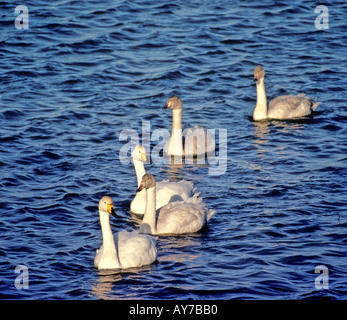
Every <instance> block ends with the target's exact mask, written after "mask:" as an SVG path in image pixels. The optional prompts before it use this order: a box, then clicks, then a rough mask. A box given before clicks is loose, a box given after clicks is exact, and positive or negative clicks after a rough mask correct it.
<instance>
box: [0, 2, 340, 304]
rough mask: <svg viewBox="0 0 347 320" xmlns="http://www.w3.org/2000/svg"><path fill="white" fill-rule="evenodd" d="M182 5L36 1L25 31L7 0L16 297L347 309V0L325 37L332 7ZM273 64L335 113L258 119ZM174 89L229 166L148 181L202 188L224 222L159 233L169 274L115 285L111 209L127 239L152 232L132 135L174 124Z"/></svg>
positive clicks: (7, 134)
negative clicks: (106, 241)
mask: <svg viewBox="0 0 347 320" xmlns="http://www.w3.org/2000/svg"><path fill="white" fill-rule="evenodd" d="M170 3H171V4H165V3H164V2H158V1H153V0H147V1H141V0H135V1H111V0H106V1H101V2H100V1H92V0H89V1H64V0H61V1H50V2H49V4H48V1H42V0H34V1H30V3H29V2H28V3H27V6H28V9H29V25H28V26H29V28H28V29H16V27H15V24H14V21H15V18H16V17H17V16H18V14H15V13H14V9H15V5H14V4H13V1H0V25H1V33H0V172H1V180H0V212H1V220H0V297H1V298H7V299H100V298H101V299H315V298H318V297H319V298H321V297H324V298H331V299H346V298H347V287H346V283H347V275H346V265H347V258H346V256H347V250H346V245H347V229H346V227H347V220H346V212H347V201H346V200H347V199H346V194H347V193H346V191H347V187H346V176H347V170H346V169H347V165H346V164H347V142H346V135H347V129H346V128H347V127H346V124H347V104H346V99H345V90H346V74H347V64H346V57H347V50H346V43H347V27H346V14H347V5H346V3H345V1H335V2H331V3H330V2H329V3H330V4H329V5H328V9H329V29H323V30H319V29H316V28H315V19H316V17H317V16H318V13H315V11H314V10H315V7H316V5H317V3H316V1H296V0H295V1H269V0H267V1H261V2H259V1H226V0H215V1H204V0H202V1H201V0H199V1H183V0H176V1H171V2H170ZM258 64H261V65H262V66H263V67H264V69H265V70H266V85H267V94H268V96H269V98H271V97H275V96H277V95H282V94H297V93H299V92H305V93H306V94H307V95H309V96H312V97H313V98H315V100H317V101H320V102H321V104H320V105H319V107H318V109H317V112H316V113H315V114H314V115H313V117H309V118H307V119H303V120H298V121H288V122H284V121H272V122H265V123H255V122H253V121H252V119H251V115H252V113H253V108H254V106H255V100H256V91H255V85H254V83H253V70H254V67H255V66H256V65H258ZM173 94H176V95H179V96H180V97H181V99H182V101H183V108H184V110H183V122H184V123H185V124H191V125H194V124H201V125H205V126H206V127H208V128H212V129H216V130H218V129H227V132H228V145H227V147H228V149H227V154H228V162H227V170H226V172H225V173H224V174H222V175H219V176H210V175H209V174H208V167H207V166H201V165H189V166H188V165H187V166H183V167H170V166H167V165H154V164H147V170H148V171H150V172H151V173H153V174H154V175H155V176H156V177H157V179H158V180H162V179H168V178H170V179H172V180H175V179H179V178H185V179H188V180H192V181H193V182H194V184H195V186H196V187H197V188H198V190H199V192H201V196H202V197H203V198H204V199H205V201H206V202H207V203H208V205H209V207H211V208H213V209H215V210H216V213H215V215H214V216H213V218H212V219H211V220H210V222H209V225H208V227H207V228H204V229H203V230H202V231H201V232H199V233H197V234H192V235H184V236H180V237H161V238H160V239H159V240H158V252H159V256H158V261H157V263H155V264H154V265H151V266H148V267H144V268H141V269H140V270H138V269H136V270H129V271H125V272H119V271H102V272H100V271H98V270H96V269H95V268H94V267H93V259H94V255H95V250H96V249H97V248H98V247H99V246H100V245H101V241H102V238H101V230H100V225H99V216H98V211H97V205H98V201H99V199H100V198H101V196H103V195H105V194H107V195H110V196H112V197H113V199H114V202H115V208H116V211H117V214H118V217H112V219H111V223H112V228H113V230H114V232H116V231H117V229H127V230H132V229H134V228H135V227H136V222H135V221H134V219H133V217H132V216H131V215H130V214H129V212H128V209H129V204H130V201H131V199H132V197H133V196H134V192H135V189H136V178H135V172H134V169H133V167H132V164H128V165H126V164H123V163H122V162H121V161H120V159H119V151H120V149H121V148H122V147H123V146H124V145H125V143H126V142H125V141H120V140H119V136H120V133H121V132H122V131H123V130H126V129H133V130H135V131H136V132H138V134H139V135H140V137H141V130H142V121H143V120H145V121H149V122H150V125H151V130H152V131H154V130H155V129H160V128H167V129H170V126H171V114H170V112H169V111H168V110H162V107H163V106H164V105H165V102H166V100H167V99H168V98H169V97H170V96H171V95H173ZM153 145H155V142H154V143H152V147H153ZM18 265H24V266H26V267H27V268H28V269H27V270H28V276H29V278H28V280H29V282H28V287H24V288H22V289H21V290H19V289H17V288H16V286H15V284H16V278H17V277H18V276H20V274H18V273H15V268H16V266H18ZM319 265H324V266H326V267H327V269H328V271H329V277H328V288H327V289H319V288H318V289H317V288H316V287H315V279H316V278H317V277H318V276H319V274H315V273H314V270H315V268H316V267H317V266H319ZM21 275H24V274H21ZM17 281H18V279H17ZM23 284H24V282H23Z"/></svg>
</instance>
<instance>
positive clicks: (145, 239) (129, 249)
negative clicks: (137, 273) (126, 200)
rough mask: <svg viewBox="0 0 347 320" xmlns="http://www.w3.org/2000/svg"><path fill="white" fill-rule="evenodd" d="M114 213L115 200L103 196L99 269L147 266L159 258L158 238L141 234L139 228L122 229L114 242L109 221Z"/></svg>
mask: <svg viewBox="0 0 347 320" xmlns="http://www.w3.org/2000/svg"><path fill="white" fill-rule="evenodd" d="M109 213H114V210H113V201H112V199H111V198H110V197H107V196H105V197H103V198H102V199H101V200H100V202H99V216H100V224H101V231H102V246H101V247H100V249H98V250H97V251H96V256H95V259H94V266H95V267H96V268H98V269H126V268H136V267H141V266H145V265H148V264H151V263H153V262H154V261H156V260H157V248H156V240H157V239H156V238H155V237H152V236H149V235H145V234H140V233H139V232H138V231H137V230H136V231H132V232H127V231H126V230H122V231H121V232H118V233H117V234H116V235H115V239H116V243H115V242H114V239H113V235H112V230H111V226H110V221H109Z"/></svg>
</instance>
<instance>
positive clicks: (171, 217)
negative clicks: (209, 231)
mask: <svg viewBox="0 0 347 320" xmlns="http://www.w3.org/2000/svg"><path fill="white" fill-rule="evenodd" d="M213 214H214V211H213V210H209V209H208V208H207V205H206V204H205V203H203V202H202V198H200V197H199V194H198V193H197V194H195V195H194V196H193V197H191V198H189V199H188V200H187V201H177V202H172V203H169V204H168V205H166V206H164V207H162V208H161V209H160V210H159V214H158V220H157V234H185V233H194V232H197V231H199V230H200V229H201V228H202V227H203V226H204V225H205V224H206V222H207V221H208V220H209V219H210V218H211V216H212V215H213Z"/></svg>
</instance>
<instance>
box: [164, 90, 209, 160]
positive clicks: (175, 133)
mask: <svg viewBox="0 0 347 320" xmlns="http://www.w3.org/2000/svg"><path fill="white" fill-rule="evenodd" d="M167 108H170V109H172V132H171V138H170V141H168V143H167V144H166V145H165V147H164V153H165V154H167V155H169V156H180V157H197V156H204V155H206V154H207V155H208V154H213V155H214V152H215V139H214V136H213V135H212V134H211V133H210V132H208V131H207V130H206V129H205V128H203V127H200V126H195V127H193V128H188V129H186V130H184V131H183V132H182V101H181V99H180V98H179V97H177V96H173V97H171V98H170V99H169V100H168V101H167V103H166V105H165V106H164V109H167ZM183 137H184V143H183Z"/></svg>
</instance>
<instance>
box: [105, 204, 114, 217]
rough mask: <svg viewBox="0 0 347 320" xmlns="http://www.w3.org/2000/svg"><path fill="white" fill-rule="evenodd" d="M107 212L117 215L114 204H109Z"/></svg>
mask: <svg viewBox="0 0 347 320" xmlns="http://www.w3.org/2000/svg"><path fill="white" fill-rule="evenodd" d="M107 211H108V212H109V213H111V214H114V215H116V212H115V211H114V209H113V204H108V205H107Z"/></svg>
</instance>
